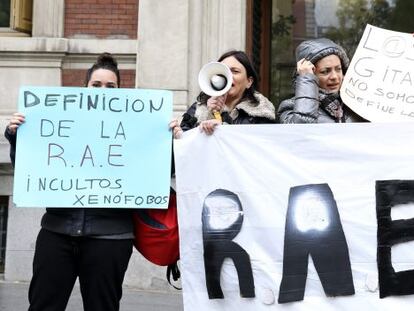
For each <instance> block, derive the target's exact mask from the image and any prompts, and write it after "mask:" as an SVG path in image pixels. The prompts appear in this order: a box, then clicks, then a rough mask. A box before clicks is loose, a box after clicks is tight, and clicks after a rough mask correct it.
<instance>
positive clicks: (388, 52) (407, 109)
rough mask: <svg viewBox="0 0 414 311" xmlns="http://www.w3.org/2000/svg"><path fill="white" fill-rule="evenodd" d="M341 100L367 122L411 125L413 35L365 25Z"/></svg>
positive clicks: (413, 85) (412, 113) (413, 60)
mask: <svg viewBox="0 0 414 311" xmlns="http://www.w3.org/2000/svg"><path fill="white" fill-rule="evenodd" d="M341 98H342V100H343V101H344V103H345V104H346V105H347V106H349V107H350V108H351V109H352V110H354V111H355V112H356V113H358V114H359V115H361V116H362V117H364V118H365V119H367V120H369V121H373V122H390V121H413V120H414V105H413V104H414V37H413V36H412V34H408V33H401V32H396V31H390V30H386V29H381V28H378V27H374V26H371V25H367V26H366V28H365V31H364V34H363V35H362V38H361V41H360V42H359V45H358V48H357V50H356V51H355V54H354V56H353V58H352V60H351V63H350V66H349V68H348V71H347V72H346V75H345V77H344V81H343V83H342V87H341Z"/></svg>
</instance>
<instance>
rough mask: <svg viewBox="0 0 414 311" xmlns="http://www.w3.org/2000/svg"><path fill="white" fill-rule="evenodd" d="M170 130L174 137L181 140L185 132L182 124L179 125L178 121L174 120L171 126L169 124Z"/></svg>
mask: <svg viewBox="0 0 414 311" xmlns="http://www.w3.org/2000/svg"><path fill="white" fill-rule="evenodd" d="M169 127H170V130H171V131H172V133H173V137H174V138H175V139H179V138H181V135H182V134H183V130H182V128H181V127H180V123H178V120H177V119H173V120H171V122H170V124H169Z"/></svg>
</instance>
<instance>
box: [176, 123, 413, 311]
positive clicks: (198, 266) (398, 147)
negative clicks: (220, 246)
mask: <svg viewBox="0 0 414 311" xmlns="http://www.w3.org/2000/svg"><path fill="white" fill-rule="evenodd" d="M413 137H414V125H411V123H403V124H392V123H377V124H371V123H359V124H356V123H354V124H320V125H255V126H244V125H241V126H236V125H232V126H220V127H219V128H218V129H217V130H216V131H215V133H214V135H212V136H207V135H205V134H203V133H200V131H199V130H198V129H195V130H192V131H189V132H186V133H185V135H184V137H183V138H182V139H180V140H176V141H175V142H174V144H175V159H176V174H177V190H178V191H177V194H178V213H179V226H180V243H181V244H180V256H181V268H182V286H183V295H184V307H185V310H197V311H202V310H206V311H207V310H208V311H211V310H226V311H228V310H237V311H241V310H243V311H248V310H252V311H257V310H279V309H282V308H283V309H284V310H319V311H322V310H351V309H352V310H408V309H411V308H412V306H413V304H414V295H405V296H394V295H391V296H389V297H386V298H383V299H380V298H379V296H380V295H379V286H378V268H377V216H376V198H375V195H376V190H375V189H376V188H375V187H376V181H379V180H385V181H388V180H414V165H413V159H414V140H413V139H412V138H413ZM321 184H323V185H325V186H326V185H327V187H329V188H330V190H331V191H332V195H333V198H334V200H335V202H336V206H337V210H338V212H339V216H340V223H341V224H342V229H343V233H342V235H344V238H346V243H347V245H348V250H349V262H350V265H351V269H352V280H351V285H353V287H354V289H355V294H353V295H349V294H350V293H349V291H348V293H347V294H346V295H347V296H340V295H338V296H337V297H327V296H326V294H325V292H324V289H323V287H322V284H321V281H320V275H319V274H318V273H317V272H316V270H315V267H314V264H313V263H312V259H313V261H315V263H316V260H315V258H312V256H313V254H316V252H315V253H312V256H309V265H308V267H307V268H306V267H305V275H306V271H307V277H306V285H304V286H306V288H305V289H304V298H303V300H300V299H297V300H299V301H296V302H290V303H278V299H279V298H280V297H279V294H280V285H281V282H282V276H283V265H286V266H285V267H288V266H287V265H289V264H295V263H296V258H295V257H292V260H287V261H288V262H285V263H284V262H283V255H284V248H285V251H286V247H287V246H286V245H285V222H286V216H287V211H288V204H289V202H290V201H289V200H292V197H290V195H292V193H293V192H292V189H294V187H298V186H302V185H321ZM217 189H222V190H226V191H227V193H233V194H234V195H235V197H236V199H234V197H233V198H232V197H231V195H228V196H226V195H224V196H223V195H222V193H221V194H220V191H221V190H220V191H219V193H217V192H214V191H215V190H217ZM212 193H213V195H212ZM209 194H210V196H209ZM215 194H217V195H216V196H215ZM207 197H208V198H207ZM206 198H207V199H206ZM237 198H238V200H239V201H238V203H237ZM310 200H312V198H310ZM235 202H236V204H235ZM305 202H309V201H305ZM214 205H216V207H217V206H218V209H221V212H220V211H217V210H215V211H214V209H213V208H214ZM237 205H239V206H241V208H240V211H238V210H237V208H236V209H235V206H237ZM334 205H335V204H334ZM203 206H204V209H205V210H204V212H205V211H206V207H213V208H212V210H213V211H212V213H211V214H209V217H210V218H209V219H207V220H206V218H205V219H204V220H203V221H202V217H203V216H202V215H203ZM300 210H301V209H299V211H300ZM303 210H304V211H305V214H304V215H302V216H300V215H299V218H297V217H296V216H295V217H296V218H295V221H296V225H297V226H298V228H299V226H302V227H304V229H303V232H306V231H308V233H305V236H306V235H307V237H306V238H307V239H309V237H312V235H314V234H316V233H318V232H323V230H324V226H325V224H324V223H323V221H328V226H329V221H332V219H334V218H332V217H331V216H330V214H329V213H332V211H334V209H333V210H331V211H329V210H328V211H327V214H326V215H323V214H324V210H323V208H322V210H320V209H319V210H318V207H316V211H317V212H318V213H316V214H315V213H314V212H315V208H313V207H312V206H304V207H303ZM391 210H392V215H391V216H392V220H395V219H399V218H412V217H414V207H412V206H410V205H409V204H408V205H407V204H406V205H404V206H400V207H398V208H393V209H391ZM231 211H233V213H231ZM325 212H326V211H325ZM240 215H242V218H243V219H242V221H241V222H239V225H240V224H241V227H239V229H235V230H234V231H232V232H231V234H235V237H234V238H233V239H232V240H233V242H234V244H237V245H239V246H240V248H241V249H243V250H244V251H245V252H246V253H247V254H248V256H249V259H250V264H251V268H252V272H253V273H252V275H253V281H254V290H253V297H250V298H243V297H241V296H242V295H241V291H240V289H239V280H238V275H237V271H236V268H235V265H234V262H233V261H232V260H230V259H226V260H224V264H223V266H222V268H221V273H220V284H221V289H222V291H223V298H221V299H220V298H218V299H209V294H208V290H207V283H206V273H205V264H207V265H209V264H212V261H210V260H208V262H205V260H204V256H205V255H208V250H207V251H206V250H205V248H206V247H207V244H206V243H207V239H206V236H207V234H206V233H205V232H204V233H205V234H206V235H205V236H204V240H203V223H204V226H206V224H210V225H211V226H212V227H213V229H214V228H222V229H223V228H226V226H227V225H228V223H231V222H233V223H235V222H237V221H235V219H236V218H237V217H239V220H240ZM318 222H319V224H318ZM321 224H322V227H319V228H318V226H319V225H321ZM312 226H313V228H312ZM299 230H302V229H300V228H299ZM320 230H322V231H320ZM238 231H239V233H237V232H238ZM206 232H207V231H206ZM329 235H330V232H327V236H329ZM218 240H220V237H219V235H217V238H214V237H213V238H212V239H211V240H210V242H211V243H213V244H214V243H215V241H218ZM299 242H301V241H299ZM229 245H230V244H229ZM413 246H414V242H405V243H399V244H397V245H395V246H393V247H392V267H393V268H394V269H395V271H405V270H410V269H414V251H413ZM301 247H302V246H300V243H299V244H298V247H297V248H296V250H299V251H300V250H301V249H300V248H301ZM316 247H318V246H316ZM324 247H326V245H323V243H322V244H321V249H322V250H323V248H324ZM335 247H336V246H332V248H331V247H330V246H328V247H326V249H327V250H328V251H327V252H324V251H322V255H321V253H319V255H321V257H322V261H321V262H322V263H323V265H324V264H325V263H326V266H327V267H328V266H330V265H331V264H336V262H337V261H338V260H337V259H346V256H343V257H344V258H337V259H332V258H330V255H332V254H334V253H335ZM326 249H325V251H326ZM345 250H346V246H345ZM228 252H229V254H231V252H232V249H230V248H229V249H228ZM325 253H326V254H327V256H326V257H325V255H324V254H325ZM345 253H346V252H345ZM207 257H208V256H207ZM208 258H209V257H208ZM236 258H239V257H238V256H236ZM240 258H241V257H240ZM305 258H307V257H305ZM319 259H320V258H319ZM306 260H307V259H306ZM324 260H326V261H324ZM315 265H316V264H315ZM210 268H211V267H210ZM210 268H209V269H210ZM219 268H220V267H219ZM323 269H324V267H322V268H321V271H322V270H323ZM327 269H328V270H329V269H330V268H327ZM219 271H220V270H219ZM321 271H320V272H321ZM210 272H211V271H210ZM328 272H329V273H334V275H335V273H338V275H340V274H341V273H343V272H344V271H341V269H338V271H328ZM207 275H208V277H209V278H210V277H211V275H212V274H211V273H207ZM322 275H323V271H322ZM339 279H340V277H338V280H339ZM246 280H248V279H242V280H241V282H240V284H242V286H244V285H246V284H247V283H248V281H246ZM339 283H340V282H339V281H338V284H336V285H335V284H333V285H332V284H328V285H327V289H328V291H329V289H330V288H331V287H333V288H335V287H336V286H337V287H341V286H342V285H339ZM247 285H248V284H247ZM351 287H352V286H351ZM393 287H395V286H394V285H393ZM248 291H249V290H248V289H247V290H246V289H244V293H246V292H248ZM413 291H414V289H413ZM299 292H300V289H299ZM213 296H214V294H213ZM243 296H246V295H245V294H244V295H243ZM247 296H249V295H247ZM282 300H283V299H282Z"/></svg>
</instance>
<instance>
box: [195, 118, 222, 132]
mask: <svg viewBox="0 0 414 311" xmlns="http://www.w3.org/2000/svg"><path fill="white" fill-rule="evenodd" d="M220 124H221V121H219V120H216V119H212V120H206V121H202V122H201V123H200V125H199V127H200V131H201V132H204V133H206V134H207V135H211V134H213V133H214V130H215V129H216V127H217V125H220Z"/></svg>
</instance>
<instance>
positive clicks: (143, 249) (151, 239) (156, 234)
mask: <svg viewBox="0 0 414 311" xmlns="http://www.w3.org/2000/svg"><path fill="white" fill-rule="evenodd" d="M133 214H134V215H133V219H134V233H135V240H134V245H135V248H136V249H137V250H138V251H139V252H140V253H141V254H142V255H143V256H144V257H145V258H146V259H148V260H149V261H151V262H152V263H155V264H157V265H160V266H169V265H175V264H176V263H177V261H178V259H179V258H180V254H179V240H178V220H177V198H176V194H175V191H174V189H171V192H170V201H169V202H168V209H162V210H160V209H142V210H137V211H136V212H134V213H133Z"/></svg>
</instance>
